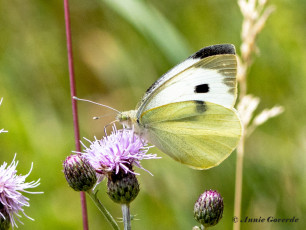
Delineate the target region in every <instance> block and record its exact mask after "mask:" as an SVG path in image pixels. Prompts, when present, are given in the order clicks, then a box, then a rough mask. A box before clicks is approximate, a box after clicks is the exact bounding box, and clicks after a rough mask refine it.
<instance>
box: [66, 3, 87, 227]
mask: <svg viewBox="0 0 306 230" xmlns="http://www.w3.org/2000/svg"><path fill="white" fill-rule="evenodd" d="M64 12H65V29H66V38H67V54H68V68H69V81H70V93H71V103H72V117H73V127H74V138H75V146H76V151H77V152H81V146H80V141H79V140H80V131H79V123H78V110H77V104H76V101H75V100H74V99H73V97H74V96H76V88H75V79H74V69H73V55H72V41H71V26H70V15H69V1H68V0H64ZM80 197H81V206H82V218H83V229H84V230H88V229H89V227H88V217H87V207H86V196H85V193H84V192H81V193H80Z"/></svg>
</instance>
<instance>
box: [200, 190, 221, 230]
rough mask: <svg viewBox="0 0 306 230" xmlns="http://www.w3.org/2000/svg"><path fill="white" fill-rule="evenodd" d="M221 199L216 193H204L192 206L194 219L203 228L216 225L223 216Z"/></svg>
mask: <svg viewBox="0 0 306 230" xmlns="http://www.w3.org/2000/svg"><path fill="white" fill-rule="evenodd" d="M223 209H224V205H223V198H222V197H221V195H220V194H219V193H218V192H217V191H212V190H209V191H205V192H204V193H203V194H201V195H200V197H199V198H198V200H197V201H196V203H195V205H194V218H195V219H196V220H197V221H198V222H199V223H201V224H202V225H203V226H204V227H211V226H214V225H216V224H217V223H218V222H219V221H220V219H221V218H222V214H223Z"/></svg>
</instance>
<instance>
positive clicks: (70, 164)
mask: <svg viewBox="0 0 306 230" xmlns="http://www.w3.org/2000/svg"><path fill="white" fill-rule="evenodd" d="M63 166H64V174H65V178H66V180H67V182H68V184H69V186H70V187H71V188H73V189H74V190H75V191H84V192H85V191H88V190H90V189H91V188H92V187H93V186H94V185H95V184H96V182H97V176H96V171H95V169H94V168H93V167H92V166H91V164H90V163H89V162H88V160H86V159H85V158H83V157H80V156H79V155H77V154H74V155H70V156H68V157H67V158H66V160H65V161H64V163H63Z"/></svg>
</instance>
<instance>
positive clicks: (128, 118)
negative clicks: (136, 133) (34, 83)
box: [116, 110, 137, 128]
mask: <svg viewBox="0 0 306 230" xmlns="http://www.w3.org/2000/svg"><path fill="white" fill-rule="evenodd" d="M136 113H137V111H136V110H129V111H125V112H121V113H118V115H117V117H116V119H117V120H118V121H119V122H120V123H121V124H122V125H124V126H126V127H128V128H132V127H133V125H135V124H137V117H136Z"/></svg>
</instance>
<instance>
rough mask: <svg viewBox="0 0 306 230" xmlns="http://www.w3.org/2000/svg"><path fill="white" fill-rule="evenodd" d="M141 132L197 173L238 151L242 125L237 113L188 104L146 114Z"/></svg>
mask: <svg viewBox="0 0 306 230" xmlns="http://www.w3.org/2000/svg"><path fill="white" fill-rule="evenodd" d="M138 122H139V128H140V129H141V130H142V132H143V133H144V135H145V137H146V138H147V139H148V141H149V142H151V143H153V144H154V145H155V146H156V147H158V148H159V149H160V150H161V151H163V152H164V153H166V154H168V155H169V156H171V157H172V158H173V159H175V160H177V161H179V162H181V163H183V164H186V165H189V166H190V167H192V168H196V169H207V168H211V167H214V166H216V165H218V164H219V163H221V162H222V161H223V160H224V159H225V158H227V157H228V156H229V154H230V153H231V152H232V151H233V150H234V149H235V148H236V146H237V143H238V141H239V139H240V136H241V124H240V120H239V117H238V115H237V113H236V111H235V110H234V109H229V108H226V107H224V106H221V105H218V104H214V103H211V102H203V101H184V102H176V103H171V104H167V105H163V106H159V107H156V108H153V109H150V110H148V111H146V112H144V113H143V114H142V115H141V117H140V118H139V121H138Z"/></svg>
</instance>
